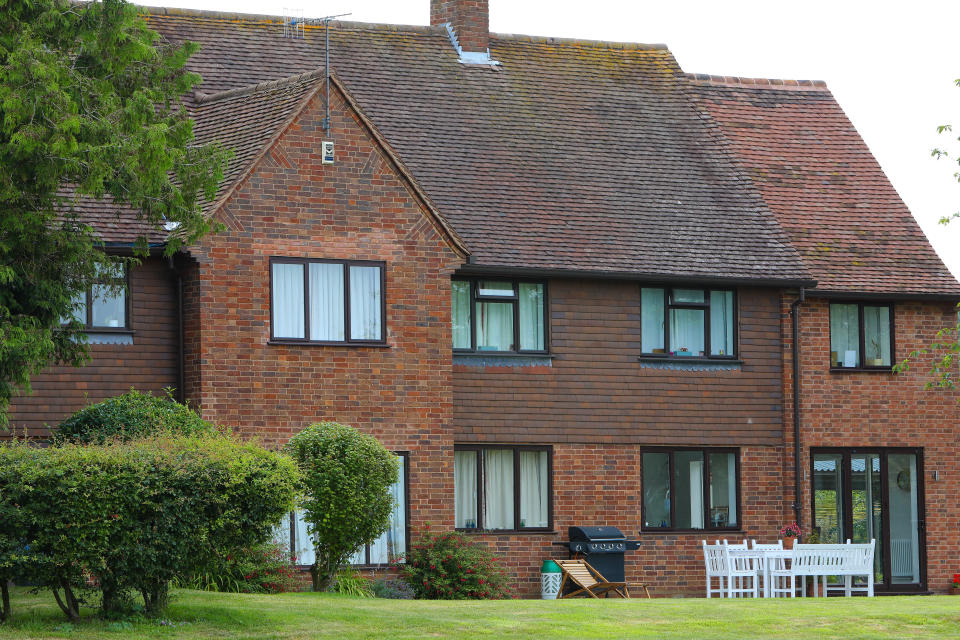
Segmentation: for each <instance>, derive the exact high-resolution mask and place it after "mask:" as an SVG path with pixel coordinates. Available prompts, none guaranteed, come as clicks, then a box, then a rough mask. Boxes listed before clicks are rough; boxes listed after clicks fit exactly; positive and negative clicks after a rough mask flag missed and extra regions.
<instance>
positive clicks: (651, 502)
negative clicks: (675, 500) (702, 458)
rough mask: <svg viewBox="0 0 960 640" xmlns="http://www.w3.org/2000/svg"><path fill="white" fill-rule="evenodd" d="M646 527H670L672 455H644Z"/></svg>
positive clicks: (644, 524)
mask: <svg viewBox="0 0 960 640" xmlns="http://www.w3.org/2000/svg"><path fill="white" fill-rule="evenodd" d="M643 510H644V514H645V518H644V523H643V526H644V527H650V528H653V527H670V526H672V523H671V522H670V455H669V454H667V453H645V454H643Z"/></svg>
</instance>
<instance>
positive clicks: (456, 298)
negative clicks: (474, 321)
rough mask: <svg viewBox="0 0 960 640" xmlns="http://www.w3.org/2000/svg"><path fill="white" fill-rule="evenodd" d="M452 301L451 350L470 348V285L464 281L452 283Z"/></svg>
mask: <svg viewBox="0 0 960 640" xmlns="http://www.w3.org/2000/svg"><path fill="white" fill-rule="evenodd" d="M452 284H453V301H452V308H451V315H452V322H453V348H454V349H469V348H470V283H469V282H468V281H466V280H454V281H453V283H452Z"/></svg>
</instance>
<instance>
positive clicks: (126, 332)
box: [83, 327, 136, 336]
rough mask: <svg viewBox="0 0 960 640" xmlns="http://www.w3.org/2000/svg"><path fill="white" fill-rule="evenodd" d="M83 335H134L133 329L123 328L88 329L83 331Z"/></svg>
mask: <svg viewBox="0 0 960 640" xmlns="http://www.w3.org/2000/svg"><path fill="white" fill-rule="evenodd" d="M83 333H106V334H114V335H131V336H132V335H133V334H134V333H136V331H134V330H133V329H126V328H124V327H116V328H113V327H90V328H87V329H83Z"/></svg>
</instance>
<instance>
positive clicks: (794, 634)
mask: <svg viewBox="0 0 960 640" xmlns="http://www.w3.org/2000/svg"><path fill="white" fill-rule="evenodd" d="M12 604H13V608H14V612H13V617H12V618H11V620H9V621H8V622H7V624H5V625H3V626H0V638H38V639H51V638H57V639H59V638H63V639H67V638H81V639H82V638H124V639H127V638H130V639H139V638H251V639H253V638H257V639H299V638H327V637H330V638H343V639H351V638H531V639H532V638H538V639H539V638H564V639H565V640H569V639H571V638H697V639H713V638H737V639H741V638H777V639H779V638H783V639H784V640H787V639H789V640H803V639H807V638H837V639H842V640H853V639H859V638H898V639H899V638H942V639H945V638H960V597H951V596H930V597H921V596H913V597H889V598H887V597H884V598H873V599H866V598H848V599H840V598H831V599H829V600H824V599H809V598H807V599H802V600H739V601H738V600H716V599H714V600H705V599H686V600H684V599H655V600H644V599H635V600H626V601H625V600H599V601H597V600H594V601H588V600H567V601H560V602H556V601H539V600H513V601H500V602H430V601H412V600H380V599H355V598H347V597H344V596H338V595H333V594H314V593H291V594H284V595H272V596H259V595H234V594H223V593H205V592H197V591H186V590H179V591H175V592H174V597H173V602H172V604H171V606H170V609H169V610H168V612H167V614H166V615H165V617H164V618H163V619H162V620H145V619H143V620H132V621H124V622H110V621H105V620H100V619H98V618H97V617H96V616H95V615H94V614H93V612H92V611H88V612H86V615H85V617H84V619H83V621H82V622H80V623H78V624H73V625H71V624H67V623H66V622H65V620H64V618H63V617H62V615H61V614H60V612H59V610H58V609H57V608H56V605H55V604H54V603H53V600H52V598H51V597H50V596H49V595H45V594H41V595H31V594H29V593H28V592H27V591H25V590H24V589H15V590H14V593H13V603H12Z"/></svg>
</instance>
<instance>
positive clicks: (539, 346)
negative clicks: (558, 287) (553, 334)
mask: <svg viewBox="0 0 960 640" xmlns="http://www.w3.org/2000/svg"><path fill="white" fill-rule="evenodd" d="M519 305H520V348H521V349H524V350H527V351H543V350H544V331H543V285H542V284H539V283H530V282H521V283H520V302H519Z"/></svg>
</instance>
